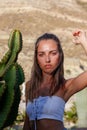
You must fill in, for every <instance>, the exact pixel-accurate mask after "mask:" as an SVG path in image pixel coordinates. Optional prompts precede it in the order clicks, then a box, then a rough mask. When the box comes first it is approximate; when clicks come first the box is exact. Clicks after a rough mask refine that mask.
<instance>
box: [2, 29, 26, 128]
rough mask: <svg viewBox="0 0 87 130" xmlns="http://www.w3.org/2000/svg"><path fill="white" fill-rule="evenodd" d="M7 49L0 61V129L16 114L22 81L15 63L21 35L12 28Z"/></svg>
mask: <svg viewBox="0 0 87 130" xmlns="http://www.w3.org/2000/svg"><path fill="white" fill-rule="evenodd" d="M8 47H9V50H8V52H7V53H6V54H5V56H4V57H3V58H2V60H1V62H0V130H2V129H3V128H5V127H6V126H9V125H12V124H13V121H14V120H15V119H16V116H17V114H18V106H19V103H20V99H21V91H20V87H19V86H20V85H21V84H22V83H23V82H24V80H25V77H24V72H23V69H22V67H21V66H20V65H19V64H18V63H17V59H18V54H19V52H20V51H21V49H22V35H21V32H20V31H19V30H14V31H13V32H12V33H11V34H10V37H9V41H8Z"/></svg>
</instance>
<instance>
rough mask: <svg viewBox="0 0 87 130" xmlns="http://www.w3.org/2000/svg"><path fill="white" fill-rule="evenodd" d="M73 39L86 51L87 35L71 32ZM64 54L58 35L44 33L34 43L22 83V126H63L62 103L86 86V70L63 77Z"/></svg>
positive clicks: (42, 129) (47, 129)
mask: <svg viewBox="0 0 87 130" xmlns="http://www.w3.org/2000/svg"><path fill="white" fill-rule="evenodd" d="M73 37H74V43H76V44H81V45H82V47H83V48H84V50H85V52H86V54H87V37H86V33H85V32H82V31H78V32H75V33H74V35H73ZM63 62H64V55H63V51H62V47H61V44H60V41H59V39H58V38H57V37H56V36H55V35H53V34H47V33H46V34H44V35H42V36H41V37H39V38H38V39H37V41H36V43H35V52H34V63H33V67H32V73H31V78H30V81H28V82H27V84H26V105H27V106H26V118H25V123H24V128H23V129H24V130H64V129H65V128H64V125H63V115H64V107H65V103H66V102H67V101H68V99H69V98H70V97H71V96H72V95H73V94H75V93H76V92H78V91H80V90H82V89H84V88H85V87H86V86H87V72H84V73H82V74H80V75H79V76H77V77H75V78H71V79H68V80H66V79H65V78H64V68H63Z"/></svg>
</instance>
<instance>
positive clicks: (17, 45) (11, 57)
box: [0, 30, 22, 77]
mask: <svg viewBox="0 0 87 130" xmlns="http://www.w3.org/2000/svg"><path fill="white" fill-rule="evenodd" d="M8 46H9V51H8V56H7V55H6V56H5V57H4V58H3V59H2V60H1V61H2V62H1V63H0V77H2V76H3V75H4V73H5V71H6V70H7V69H8V68H9V66H10V65H11V64H12V63H13V62H16V60H17V58H18V53H19V52H20V51H21V49H22V35H21V32H20V31H18V30H14V31H13V32H12V33H11V35H10V38H9V42H8ZM3 61H4V62H3Z"/></svg>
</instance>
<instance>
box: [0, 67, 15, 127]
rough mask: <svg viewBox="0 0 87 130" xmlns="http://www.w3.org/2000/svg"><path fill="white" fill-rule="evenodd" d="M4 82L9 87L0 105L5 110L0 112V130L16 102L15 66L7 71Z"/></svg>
mask: <svg viewBox="0 0 87 130" xmlns="http://www.w3.org/2000/svg"><path fill="white" fill-rule="evenodd" d="M8 75H9V76H8ZM4 80H5V81H6V85H7V87H6V92H5V98H4V99H3V100H4V101H2V102H1V103H2V104H0V105H1V106H3V107H2V108H3V109H1V110H0V129H1V128H2V126H3V124H4V123H5V121H6V119H7V116H8V114H9V112H10V109H11V106H12V104H13V101H14V85H15V84H16V68H15V66H11V67H9V69H8V70H7V72H6V74H5V76H4Z"/></svg>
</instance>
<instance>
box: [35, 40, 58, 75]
mask: <svg viewBox="0 0 87 130" xmlns="http://www.w3.org/2000/svg"><path fill="white" fill-rule="evenodd" d="M37 60H38V64H39V66H40V68H41V70H42V73H43V74H45V73H46V74H52V72H53V71H54V70H55V69H56V68H57V66H58V64H59V51H58V47H57V43H56V42H55V41H54V40H52V39H49V40H41V41H40V42H39V43H38V48H37Z"/></svg>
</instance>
